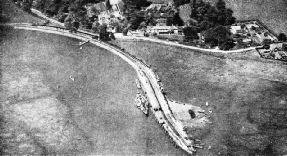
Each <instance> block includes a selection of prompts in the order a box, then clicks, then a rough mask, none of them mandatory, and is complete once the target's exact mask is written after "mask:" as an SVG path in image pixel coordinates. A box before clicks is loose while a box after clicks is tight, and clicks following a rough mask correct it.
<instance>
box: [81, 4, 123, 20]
mask: <svg viewBox="0 0 287 156" xmlns="http://www.w3.org/2000/svg"><path fill="white" fill-rule="evenodd" d="M110 4H111V6H112V8H111V9H107V7H106V3H105V2H100V3H96V4H93V3H89V4H87V5H86V6H85V8H86V9H87V14H88V16H89V18H92V17H95V18H97V20H98V21H99V23H100V24H103V23H106V24H109V23H110V20H111V19H116V20H121V19H123V15H122V14H123V10H124V3H123V2H122V0H110Z"/></svg>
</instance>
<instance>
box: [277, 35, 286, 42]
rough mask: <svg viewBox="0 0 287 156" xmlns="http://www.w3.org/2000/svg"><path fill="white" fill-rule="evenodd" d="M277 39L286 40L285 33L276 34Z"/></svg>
mask: <svg viewBox="0 0 287 156" xmlns="http://www.w3.org/2000/svg"><path fill="white" fill-rule="evenodd" d="M278 40H279V41H283V42H287V36H286V34H284V33H280V34H279V35H278Z"/></svg>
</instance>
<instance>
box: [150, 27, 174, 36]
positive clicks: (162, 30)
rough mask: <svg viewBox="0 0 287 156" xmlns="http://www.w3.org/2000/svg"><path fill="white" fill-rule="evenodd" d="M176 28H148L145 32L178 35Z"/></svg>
mask: <svg viewBox="0 0 287 156" xmlns="http://www.w3.org/2000/svg"><path fill="white" fill-rule="evenodd" d="M178 30H179V29H178V27H176V26H148V27H147V32H150V33H156V34H157V35H160V34H178V33H179V31H178Z"/></svg>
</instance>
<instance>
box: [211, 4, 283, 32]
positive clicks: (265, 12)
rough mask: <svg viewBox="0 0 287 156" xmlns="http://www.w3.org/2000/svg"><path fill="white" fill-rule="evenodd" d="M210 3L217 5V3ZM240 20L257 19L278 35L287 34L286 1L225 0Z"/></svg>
mask: <svg viewBox="0 0 287 156" xmlns="http://www.w3.org/2000/svg"><path fill="white" fill-rule="evenodd" d="M206 1H210V2H211V3H215V1H211V0H206ZM225 1H226V4H227V7H229V8H231V9H232V10H233V11H234V16H235V17H236V18H237V19H239V20H246V19H253V18H257V19H259V20H261V21H262V22H263V23H264V24H266V25H267V26H268V27H269V28H270V29H272V30H274V31H275V32H276V33H280V32H284V33H287V16H286V15H287V9H286V7H287V1H286V0H272V1H270V0H225Z"/></svg>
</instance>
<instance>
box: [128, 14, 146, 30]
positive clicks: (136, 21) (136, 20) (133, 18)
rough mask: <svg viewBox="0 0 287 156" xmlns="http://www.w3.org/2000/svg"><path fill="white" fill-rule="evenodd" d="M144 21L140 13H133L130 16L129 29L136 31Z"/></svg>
mask: <svg viewBox="0 0 287 156" xmlns="http://www.w3.org/2000/svg"><path fill="white" fill-rule="evenodd" d="M144 20H145V18H144V15H142V14H141V13H140V12H135V13H132V14H131V15H130V19H129V23H130V24H131V25H130V28H131V29H137V28H138V27H139V26H140V24H141V23H142V22H143V21H144Z"/></svg>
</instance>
